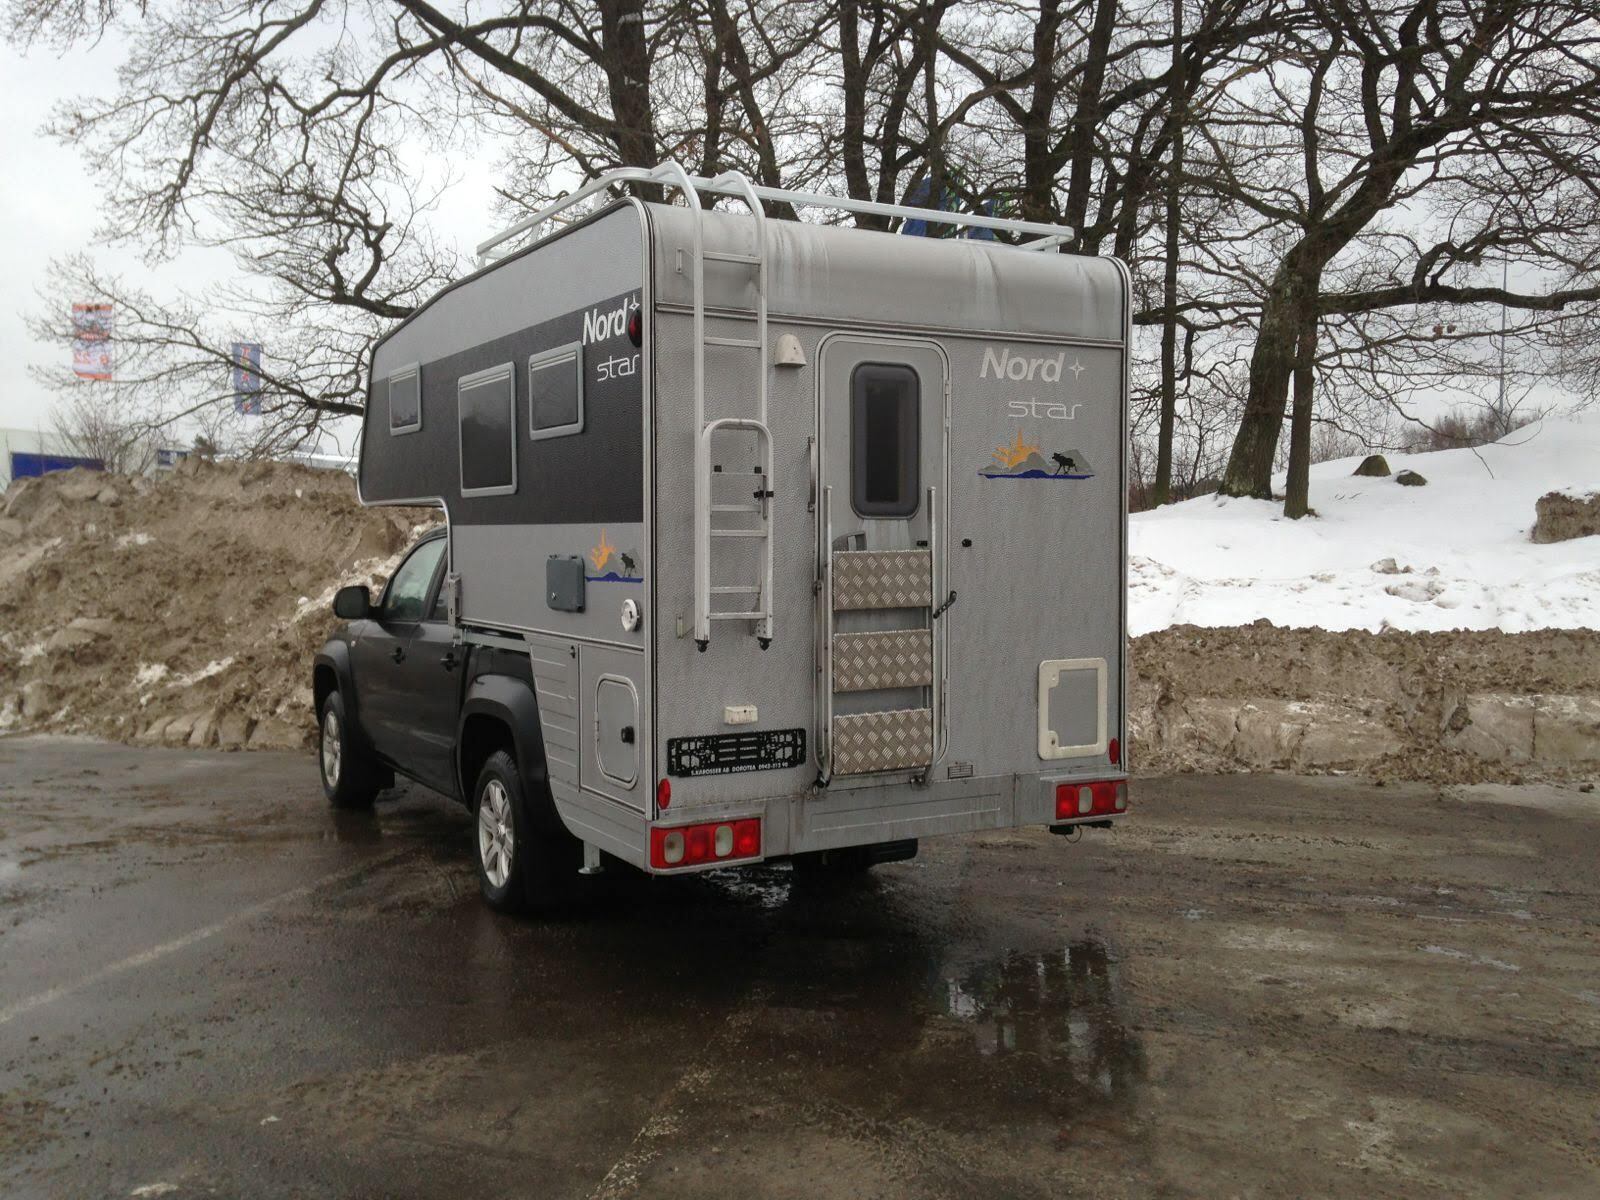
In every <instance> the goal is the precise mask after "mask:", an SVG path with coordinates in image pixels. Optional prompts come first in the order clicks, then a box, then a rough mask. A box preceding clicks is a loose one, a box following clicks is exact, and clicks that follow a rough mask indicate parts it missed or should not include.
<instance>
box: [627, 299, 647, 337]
mask: <svg viewBox="0 0 1600 1200" xmlns="http://www.w3.org/2000/svg"><path fill="white" fill-rule="evenodd" d="M628 340H629V341H630V342H632V343H633V344H634V345H635V346H642V345H643V344H644V312H643V310H641V309H637V308H636V309H634V310H633V311H632V312H630V313H629V314H628Z"/></svg>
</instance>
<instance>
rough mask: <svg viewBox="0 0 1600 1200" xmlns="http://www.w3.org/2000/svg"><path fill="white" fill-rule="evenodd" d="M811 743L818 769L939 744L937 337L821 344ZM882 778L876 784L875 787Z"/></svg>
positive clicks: (942, 440)
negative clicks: (815, 691)
mask: <svg viewBox="0 0 1600 1200" xmlns="http://www.w3.org/2000/svg"><path fill="white" fill-rule="evenodd" d="M819 378H820V386H821V388H822V394H821V396H820V398H819V403H818V405H817V414H818V417H817V419H818V432H817V446H818V482H819V494H818V521H817V527H818V534H819V536H818V547H817V552H818V578H819V580H820V581H821V583H822V586H821V587H820V588H819V589H818V597H819V601H818V604H819V613H818V621H817V628H818V665H819V668H820V669H819V671H818V677H819V680H820V683H819V689H820V694H819V704H818V713H819V720H818V725H819V728H818V729H817V746H818V750H819V761H820V762H821V764H822V768H823V773H824V775H826V776H828V777H830V778H832V779H834V780H836V781H839V782H844V781H845V780H846V779H847V778H852V777H861V776H869V777H870V776H879V775H882V774H883V773H885V772H901V771H908V770H909V771H916V770H920V769H923V768H926V767H928V766H930V765H932V763H933V762H934V760H935V758H936V757H937V755H938V748H939V743H940V741H941V738H942V717H941V708H942V705H943V694H942V693H943V685H942V679H941V675H942V670H941V667H942V662H943V658H944V645H943V642H942V639H943V637H944V631H943V628H942V626H941V625H940V620H939V618H940V616H941V615H942V613H943V611H944V610H946V609H947V608H948V606H949V604H950V603H952V602H953V600H952V597H951V596H950V595H949V594H948V591H947V589H945V588H943V587H942V581H943V579H944V555H945V545H944V525H945V515H946V512H945V502H946V501H945V496H946V492H947V490H948V489H947V487H946V483H947V478H946V476H947V470H948V465H947V464H948V455H947V451H946V437H947V425H948V414H947V410H948V391H947V378H948V372H947V368H946V364H945V357H944V354H943V352H942V351H941V349H940V348H939V347H938V345H936V344H935V343H932V342H928V341H924V340H920V339H903V338H891V337H877V336H872V335H865V334H834V335H832V336H831V337H829V338H827V339H825V340H824V342H823V345H822V349H821V363H820V369H819ZM874 782H876V781H874Z"/></svg>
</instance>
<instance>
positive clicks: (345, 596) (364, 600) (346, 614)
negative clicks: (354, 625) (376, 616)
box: [333, 584, 372, 621]
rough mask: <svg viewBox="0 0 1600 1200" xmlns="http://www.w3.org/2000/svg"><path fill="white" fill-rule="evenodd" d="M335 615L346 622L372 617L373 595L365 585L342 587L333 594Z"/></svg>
mask: <svg viewBox="0 0 1600 1200" xmlns="http://www.w3.org/2000/svg"><path fill="white" fill-rule="evenodd" d="M333 615H334V616H336V617H342V618H343V619H344V620H346V621H360V620H362V619H364V618H366V617H370V616H371V615H372V593H371V592H370V591H368V590H367V587H366V585H365V584H355V585H354V586H352V587H342V588H340V589H339V590H338V591H337V592H335V593H334V594H333Z"/></svg>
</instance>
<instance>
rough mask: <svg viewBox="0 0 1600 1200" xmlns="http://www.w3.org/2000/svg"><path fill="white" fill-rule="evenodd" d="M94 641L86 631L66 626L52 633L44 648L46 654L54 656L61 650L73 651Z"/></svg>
mask: <svg viewBox="0 0 1600 1200" xmlns="http://www.w3.org/2000/svg"><path fill="white" fill-rule="evenodd" d="M94 639H95V635H94V634H92V633H90V632H89V631H88V630H87V629H74V628H73V627H72V626H70V625H67V626H64V627H63V628H61V629H58V630H56V631H55V632H54V633H52V634H51V635H50V638H49V640H48V641H46V642H45V644H44V648H45V650H46V651H47V652H48V653H51V654H56V653H59V652H60V651H62V650H75V649H77V648H78V647H79V646H87V645H88V644H89V643H90V642H92V641H94Z"/></svg>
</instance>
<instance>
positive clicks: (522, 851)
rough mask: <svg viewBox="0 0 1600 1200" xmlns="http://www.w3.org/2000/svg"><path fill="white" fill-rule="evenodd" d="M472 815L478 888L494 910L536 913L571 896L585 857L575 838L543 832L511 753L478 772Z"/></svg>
mask: <svg viewBox="0 0 1600 1200" xmlns="http://www.w3.org/2000/svg"><path fill="white" fill-rule="evenodd" d="M472 813H473V848H474V849H475V851H476V854H475V855H474V860H475V861H476V862H477V865H478V889H479V890H480V891H481V892H482V893H483V899H484V902H485V903H486V904H488V905H489V907H490V908H492V909H494V910H495V911H496V912H509V913H525V912H536V911H540V910H544V909H549V908H552V907H554V906H555V905H557V904H559V903H561V902H562V901H565V900H567V899H569V898H570V897H571V895H572V892H573V887H574V884H575V882H576V879H577V871H578V864H579V860H580V858H581V853H580V847H579V845H578V842H577V839H575V838H574V837H573V836H572V835H571V834H569V833H567V832H566V831H565V830H552V829H542V828H540V827H539V825H538V823H537V822H536V821H535V820H534V818H533V814H532V813H531V812H530V810H529V806H528V798H527V794H526V792H525V791H524V790H523V786H522V773H521V772H520V771H518V770H517V760H516V759H515V758H513V757H512V756H511V754H510V753H509V752H508V751H505V750H496V751H495V752H494V753H493V754H491V755H490V756H489V758H488V761H486V762H485V763H484V764H483V769H482V770H481V771H479V772H478V782H477V785H476V786H475V787H474V788H473V789H472Z"/></svg>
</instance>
